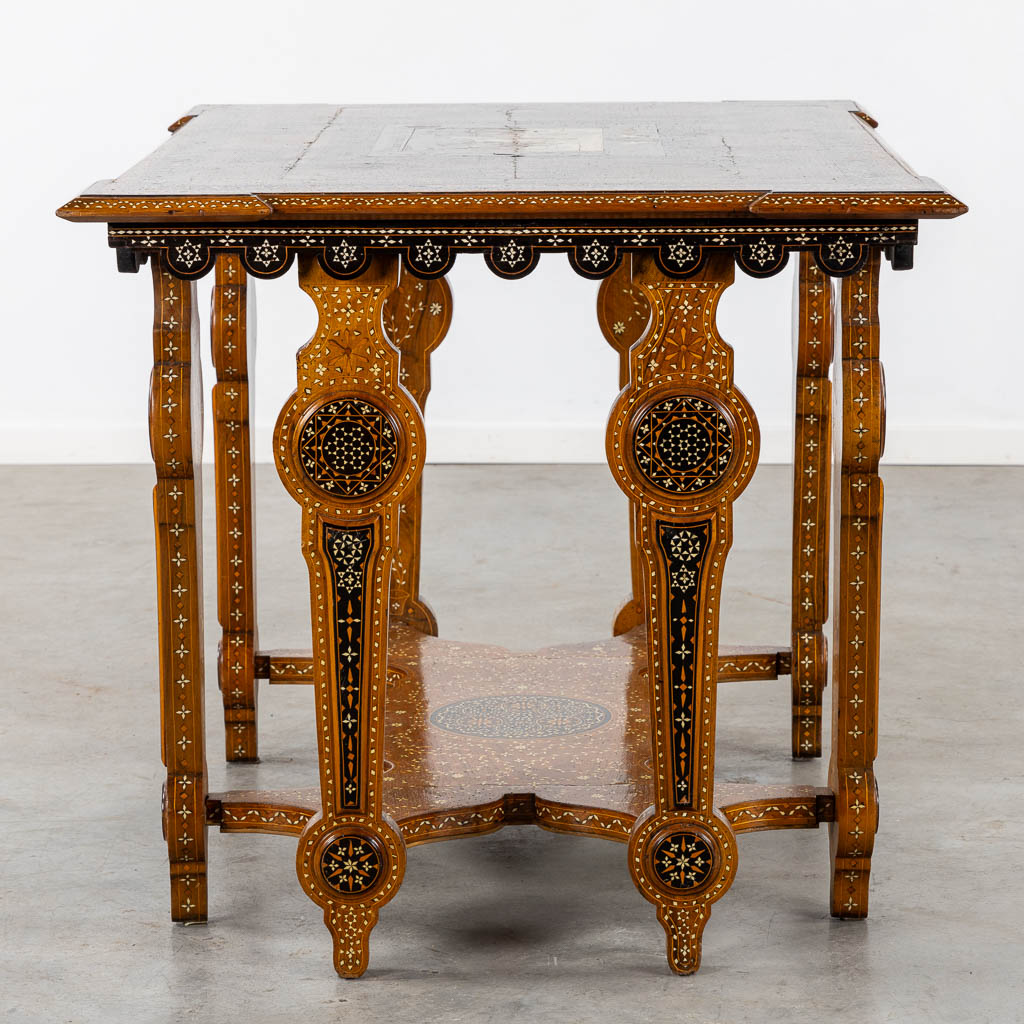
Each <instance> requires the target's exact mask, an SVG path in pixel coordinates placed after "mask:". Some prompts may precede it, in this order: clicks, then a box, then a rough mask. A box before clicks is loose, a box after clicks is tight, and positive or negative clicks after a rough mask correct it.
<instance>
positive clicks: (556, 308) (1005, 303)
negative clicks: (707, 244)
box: [0, 0, 1024, 463]
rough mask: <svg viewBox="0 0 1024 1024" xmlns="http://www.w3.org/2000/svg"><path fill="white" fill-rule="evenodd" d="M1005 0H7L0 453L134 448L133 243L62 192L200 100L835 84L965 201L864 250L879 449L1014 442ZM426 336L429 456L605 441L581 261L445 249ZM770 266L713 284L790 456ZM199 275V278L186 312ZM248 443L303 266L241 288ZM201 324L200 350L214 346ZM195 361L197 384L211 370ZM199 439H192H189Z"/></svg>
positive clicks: (499, 457) (292, 329)
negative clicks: (251, 380)
mask: <svg viewBox="0 0 1024 1024" xmlns="http://www.w3.org/2000/svg"><path fill="white" fill-rule="evenodd" d="M1021 9H1022V8H1021V6H1020V5H1019V4H1017V3H1015V2H1011V0H1007V2H1005V3H1004V2H995V0H989V2H985V0H975V2H974V3H972V4H963V3H961V2H956V3H953V2H946V0H931V2H898V3H897V2H893V0H885V2H877V0H860V2H859V3H858V4H856V5H850V4H828V3H822V2H795V0H761V2H731V3H730V2H727V0H724V2H719V3H714V4H696V3H689V2H678V3H668V2H663V3H657V2H651V0H631V2H629V3H621V2H616V3H612V2H607V0H589V2H587V3H559V2H558V0H544V2H534V0H517V2H516V3H514V4H499V3H496V2H492V3H488V2H486V0H476V2H451V3H445V2H443V0H435V2H432V3H422V2H420V3H414V2H409V0H392V2H391V3H347V2H346V3H341V2H323V3H314V2H299V0H290V2H275V3H271V2H269V0H247V2H238V3H232V4H227V3H219V2H217V0H204V2H202V3H199V2H195V0H176V2H174V3H166V4H149V3H146V2H144V0H132V2H122V0H107V2H104V3H103V4H93V5H82V4H80V3H77V2H76V3H74V4H72V3H67V4H56V5H54V4H43V3H35V4H19V5H16V6H15V5H11V6H9V7H8V9H7V11H6V13H5V35H6V39H5V42H4V44H3V47H4V52H3V53H2V55H0V58H2V59H0V76H2V79H3V81H2V84H3V93H2V95H3V96H4V97H5V100H6V103H5V111H4V112H5V125H4V133H3V137H4V139H5V142H6V145H5V149H6V157H5V159H4V160H3V162H2V168H0V173H2V175H3V183H4V188H3V192H2V195H3V197H4V203H5V206H6V209H4V211H3V216H4V225H5V229H6V232H7V237H6V239H5V244H3V245H2V246H0V254H2V257H0V258H2V261H3V262H2V276H0V280H2V282H3V310H2V316H3V321H2V322H3V330H2V333H0V337H2V339H3V340H2V345H3V361H2V364H0V365H2V367H3V371H2V374H0V461H7V462H121V461H141V460H145V459H147V458H148V449H147V442H146V427H145V418H146V399H147V390H148V374H149V362H150V358H151V350H150V340H149V331H150V318H151V312H150V306H149V281H148V268H147V269H145V270H144V271H143V273H142V274H140V275H138V276H128V275H118V274H117V273H116V272H115V268H114V256H113V253H112V251H109V250H108V249H107V248H106V238H105V229H104V228H103V226H99V225H88V226H86V225H72V224H67V223H64V222H61V221H58V220H57V219H56V218H55V217H54V216H53V210H54V209H55V208H56V207H57V206H58V205H60V204H61V203H62V202H64V201H65V200H67V199H69V198H71V197H72V196H74V195H75V194H76V193H77V192H79V191H81V190H82V189H83V188H84V187H85V186H87V185H88V184H90V183H91V182H92V181H94V180H96V179H98V178H104V177H112V176H114V175H115V174H117V173H119V172H120V171H122V170H124V169H125V168H126V167H127V166H128V165H129V164H131V163H134V162H135V161H136V160H137V159H139V158H140V157H141V156H142V155H144V154H145V153H146V152H148V151H149V150H150V149H152V148H154V147H155V146H157V145H158V144H159V143H160V142H161V141H162V140H163V139H164V138H165V137H166V132H165V126H166V125H168V124H170V123H171V122H172V121H173V120H175V119H176V118H177V117H178V116H180V115H181V114H182V113H184V112H185V111H186V110H187V109H188V108H189V107H191V106H192V105H194V104H196V103H200V102H211V103H217V102H234V103H238V102H260V103H270V102H337V103H385V102H399V101H401V102H409V101H423V102H428V101H430V102H453V103H454V102H469V101H498V102H508V101H513V102H527V101H576V100H593V101H597V100H713V99H833V98H837V99H847V98H852V99H855V100H857V101H859V102H860V103H861V105H862V106H864V107H865V108H866V109H867V110H869V111H870V112H871V113H872V114H874V116H875V117H876V118H877V119H878V120H879V121H880V123H881V128H880V132H881V134H882V135H883V136H884V137H885V138H886V139H887V140H889V141H890V142H892V143H893V144H894V145H895V146H896V147H897V148H898V150H899V151H900V153H901V154H902V155H903V157H904V158H905V159H906V160H907V161H908V162H909V163H910V164H911V165H912V166H914V167H915V169H917V170H918V171H920V172H921V173H922V174H926V175H929V176H932V177H935V178H937V179H938V180H940V181H941V182H942V183H943V184H944V185H945V186H946V187H947V188H948V189H949V190H950V191H952V192H953V193H954V194H955V195H957V196H958V197H959V198H960V199H962V200H964V201H965V202H966V203H967V204H968V205H969V206H970V207H971V212H970V213H969V214H968V215H967V216H965V217H963V218H961V219H959V220H955V221H950V222H941V221H940V222H930V223H924V224H922V227H921V232H920V245H919V246H918V250H917V254H916V262H917V268H916V269H915V270H914V271H912V272H910V273H899V274H896V273H892V272H888V271H887V272H885V273H884V275H883V281H882V284H883V289H882V290H883V297H882V316H883V318H884V319H883V357H884V360H885V365H886V376H887V383H888V390H889V415H888V434H889V440H888V445H887V453H886V458H887V460H888V461H890V462H921V463H937V462H938V463H942V462H979V463H982V462H987V463H1000V462H1024V417H1022V414H1021V406H1022V403H1021V401H1020V399H1019V397H1018V395H1017V389H1018V388H1019V387H1020V382H1021V380H1022V378H1024V355H1022V345H1021V341H1022V331H1021V326H1020V317H1019V313H1017V310H1016V308H1015V307H1016V302H1015V299H1016V294H1017V290H1018V288H1019V287H1020V286H1019V284H1018V282H1017V280H1016V279H1015V275H1014V273H1013V272H1014V270H1015V269H1016V264H1017V263H1018V262H1019V253H1020V250H1021V238H1020V234H1021V228H1022V225H1021V195H1022V192H1024V187H1022V185H1021V176H1020V175H1021V167H1022V164H1024V160H1022V155H1024V154H1022V148H1024V146H1022V127H1021V126H1022V125H1024V103H1022V98H1021V92H1022V90H1021V88H1020V77H1019V76H1020V64H1021V45H1022V41H1024V16H1022V13H1021ZM450 280H451V282H452V286H453V290H454V292H455V307H456V316H455V320H454V323H453V326H452V329H451V332H450V334H449V336H448V339H447V340H446V341H445V343H444V344H443V345H442V347H441V348H440V349H439V350H438V351H437V353H436V354H435V357H434V374H433V379H434V390H433V393H432V395H431V397H430V401H429V405H428V413H427V421H428V434H429V445H430V448H429V456H430V458H431V459H432V460H434V461H598V460H601V459H602V458H603V433H604V423H605V418H606V415H607V411H608V408H609V405H610V403H611V400H612V397H613V394H614V391H615V390H616V389H615V382H616V373H617V370H616V367H617V363H616V358H615V355H614V353H613V352H612V350H611V349H610V348H609V347H608V346H607V345H606V344H605V342H604V341H603V340H602V338H601V336H600V333H599V331H598V329H597V326H596V323H595V318H594V296H595V294H596V289H597V285H596V284H594V283H593V282H588V281H585V280H583V279H582V278H578V277H576V276H575V275H574V274H573V273H572V272H571V271H570V270H569V268H568V264H567V262H566V261H565V259H564V258H563V257H559V256H547V257H544V258H543V259H542V260H541V263H540V266H539V268H538V269H537V270H536V271H535V272H534V273H533V274H532V275H531V276H530V277H528V278H526V279H525V280H522V281H519V282H504V281H500V280H498V279H497V278H495V277H493V276H491V275H490V273H489V272H488V271H486V270H485V268H484V265H483V261H482V258H481V257H472V256H461V257H459V260H458V262H457V263H456V266H455V268H454V270H453V272H452V274H451V278H450ZM791 288H792V277H791V270H787V271H786V272H784V273H783V274H782V275H780V276H778V277H776V278H772V279H770V280H768V281H753V280H750V279H749V278H746V277H745V276H744V275H742V274H738V279H737V284H736V286H735V287H733V288H732V289H730V291H729V292H727V293H726V297H725V298H724V299H723V304H722V308H721V317H720V322H721V327H722V332H723V334H724V336H725V337H726V338H727V340H729V341H731V342H732V344H733V345H734V346H735V348H736V350H737V380H738V382H739V384H740V386H741V387H742V388H743V390H744V391H745V392H746V393H747V394H748V396H749V397H750V398H751V400H752V402H753V403H754V406H755V408H756V409H757V412H758V416H759V419H760V422H761V427H762V435H763V456H762V460H763V461H785V460H786V459H787V458H788V457H789V451H790V441H789V430H790V427H789V421H790V415H791V412H790V408H791V396H790V385H789V377H790V359H791V356H790V337H789V326H788V324H789V306H790V291H791ZM208 291H209V279H207V281H205V282H202V283H201V284H200V294H201V297H202V298H201V302H202V305H201V309H202V310H203V311H204V313H205V310H206V307H207V303H208V297H207V296H208ZM258 305H259V314H260V327H259V361H258V368H257V370H258V378H259V383H260V388H259V391H258V409H257V440H258V445H259V447H258V449H257V451H258V456H259V457H260V458H261V459H267V460H269V455H270V448H269V440H268V438H269V432H270V430H271V428H272V425H273V422H274V419H275V416H276V413H277V411H278V409H279V408H280V405H281V403H282V401H283V399H284V397H285V395H286V394H287V393H288V391H290V389H291V386H292V382H293V381H294V352H295V349H296V348H297V346H298V345H299V344H300V343H301V342H303V341H304V340H305V339H306V338H307V337H308V335H309V333H310V331H311V329H312V323H313V313H312V304H311V303H310V302H309V300H308V299H307V298H306V297H305V296H303V295H302V294H301V293H300V292H299V291H298V287H297V284H296V282H295V272H294V270H292V271H291V272H290V274H289V275H287V276H286V277H284V278H282V279H279V280H277V281H272V282H262V283H261V284H260V287H259V303H258ZM207 347H208V346H207V343H206V336H205V332H204V340H203V355H204V359H205V360H206V361H207V363H208V360H209V354H208V352H207ZM208 382H209V381H208ZM207 450H208V452H209V445H208V446H207Z"/></svg>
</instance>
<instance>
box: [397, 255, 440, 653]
mask: <svg viewBox="0 0 1024 1024" xmlns="http://www.w3.org/2000/svg"><path fill="white" fill-rule="evenodd" d="M451 322H452V292H451V288H450V286H449V284H448V282H447V281H446V280H445V279H444V278H443V277H442V278H437V279H435V280H430V281H425V280H423V279H421V278H418V277H415V276H414V275H413V274H410V273H407V272H404V271H403V273H402V276H401V278H400V280H399V283H398V287H397V288H396V289H395V290H394V291H393V292H392V293H391V295H390V297H389V298H388V300H387V302H386V303H385V304H384V328H385V330H386V331H387V333H388V337H389V338H390V339H391V343H392V344H393V345H395V346H396V347H397V348H398V349H399V350H400V351H401V353H402V362H401V366H402V369H401V381H402V384H403V385H404V386H405V388H406V389H407V390H408V391H409V393H410V394H411V395H412V396H413V398H415V399H416V403H417V404H418V405H419V407H420V412H423V410H424V409H425V408H426V405H427V395H428V394H429V393H430V353H431V352H433V351H434V349H435V348H437V346H438V345H440V344H441V342H442V341H443V340H444V337H445V335H446V334H447V333H448V328H449V326H450V325H451ZM422 523H423V484H422V480H417V482H416V486H415V487H414V488H413V489H412V490H411V491H410V492H409V494H408V496H407V497H406V499H405V501H404V502H403V504H402V515H401V518H400V521H399V525H398V546H397V547H396V549H395V561H394V564H393V565H392V568H391V618H392V620H394V621H399V622H404V623H406V624H407V625H410V626H412V627H413V628H414V629H418V630H420V632H422V633H427V634H428V635H430V636H437V619H436V618H435V617H434V613H433V611H432V610H431V608H430V606H429V605H428V604H427V602H426V601H424V600H423V598H422V597H421V596H420V540H421V534H422Z"/></svg>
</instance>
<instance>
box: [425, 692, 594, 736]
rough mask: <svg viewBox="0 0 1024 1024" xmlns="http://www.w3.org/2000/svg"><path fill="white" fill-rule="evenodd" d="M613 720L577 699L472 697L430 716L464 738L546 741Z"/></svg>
mask: <svg viewBox="0 0 1024 1024" xmlns="http://www.w3.org/2000/svg"><path fill="white" fill-rule="evenodd" d="M611 717H612V714H611V712H610V711H609V710H608V709H607V708H606V707H604V706H603V705H601V704H594V703H592V702H591V701H589V700H578V699H577V698H575V697H542V696H536V695H533V694H528V695H523V696H500V697H473V698H471V699H469V700H459V701H456V702H455V703H454V704H446V705H444V707H440V708H438V709H437V710H436V711H434V712H433V713H432V714H431V716H430V722H431V724H432V725H436V726H437V727H438V728H439V729H444V730H446V731H447V732H457V733H462V735H464V736H488V737H492V738H495V739H543V738H545V737H547V736H569V735H571V734H572V733H576V732H589V731H590V730H591V729H597V728H599V727H600V726H602V725H604V724H605V723H606V722H607V721H609V720H610V719H611Z"/></svg>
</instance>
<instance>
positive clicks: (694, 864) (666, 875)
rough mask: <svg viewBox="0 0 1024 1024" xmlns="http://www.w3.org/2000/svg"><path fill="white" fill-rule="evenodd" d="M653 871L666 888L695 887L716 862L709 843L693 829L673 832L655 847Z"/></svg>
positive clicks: (696, 887) (700, 883)
mask: <svg viewBox="0 0 1024 1024" xmlns="http://www.w3.org/2000/svg"><path fill="white" fill-rule="evenodd" d="M653 863H654V873H655V874H656V875H657V876H658V878H659V879H660V880H661V883H662V884H663V885H664V886H666V887H667V888H669V889H679V890H683V889H698V888H700V887H701V886H702V885H703V884H704V883H705V882H706V881H707V880H708V878H709V877H710V875H711V870H712V868H713V867H714V864H715V851H714V849H713V848H712V846H711V844H710V843H709V842H708V840H707V839H705V838H704V837H703V836H701V835H697V834H696V833H694V832H672V833H670V834H669V835H667V836H665V838H664V839H662V840H661V841H660V842H659V843H658V845H657V846H656V847H655V848H654V856H653Z"/></svg>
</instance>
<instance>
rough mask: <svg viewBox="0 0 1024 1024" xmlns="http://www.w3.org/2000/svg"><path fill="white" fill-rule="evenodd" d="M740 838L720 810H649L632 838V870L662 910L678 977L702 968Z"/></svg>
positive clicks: (732, 873) (645, 894) (640, 886)
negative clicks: (714, 909)
mask: <svg viewBox="0 0 1024 1024" xmlns="http://www.w3.org/2000/svg"><path fill="white" fill-rule="evenodd" d="M736 862H737V861H736V837H735V835H734V834H733V831H732V829H731V828H730V827H729V823H728V822H727V821H726V820H725V819H724V818H722V817H721V816H720V815H719V814H718V813H717V812H716V813H715V814H714V816H713V817H704V816H702V815H688V816H686V817H681V816H677V815H664V814H660V815H659V814H657V813H656V812H655V810H654V808H653V807H651V808H649V809H648V810H647V811H646V812H645V813H644V814H642V815H641V816H640V817H639V818H638V819H637V821H636V824H635V825H634V827H633V834H632V836H631V837H630V840H629V869H630V873H631V874H632V876H633V881H634V882H635V883H636V887H637V888H638V889H639V890H640V893H641V895H642V896H643V897H644V899H646V900H649V901H650V902H651V903H653V904H654V905H655V906H656V907H657V908H658V920H659V921H660V922H661V924H662V927H664V929H665V936H666V949H667V952H668V963H669V966H670V967H671V968H672V970H673V971H675V972H676V974H693V973H694V972H695V971H696V970H697V969H698V968H699V967H700V954H701V937H702V935H703V933H704V926H705V925H706V924H707V921H708V918H709V917H710V915H711V904H712V903H714V902H715V901H716V900H719V899H721V898H722V896H724V895H725V892H726V890H727V889H728V888H729V886H730V885H732V882H733V879H734V878H735V876H736Z"/></svg>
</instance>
